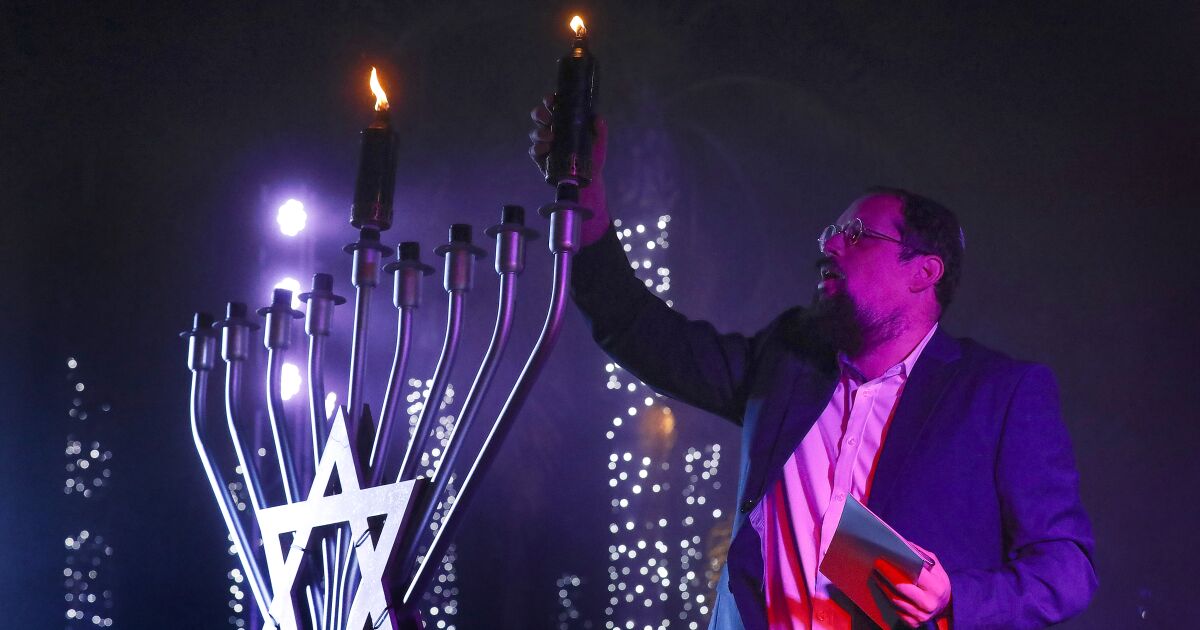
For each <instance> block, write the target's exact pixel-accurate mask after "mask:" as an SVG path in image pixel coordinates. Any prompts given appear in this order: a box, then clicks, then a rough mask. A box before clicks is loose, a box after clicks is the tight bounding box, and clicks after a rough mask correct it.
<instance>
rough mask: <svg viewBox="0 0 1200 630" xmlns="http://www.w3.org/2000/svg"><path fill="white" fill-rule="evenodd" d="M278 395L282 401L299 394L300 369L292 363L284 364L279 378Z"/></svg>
mask: <svg viewBox="0 0 1200 630" xmlns="http://www.w3.org/2000/svg"><path fill="white" fill-rule="evenodd" d="M279 393H280V395H281V396H283V399H284V400H291V399H292V396H295V395H296V394H299V393H300V368H299V367H296V364H294V363H284V364H283V370H282V372H281V374H280V378H279Z"/></svg>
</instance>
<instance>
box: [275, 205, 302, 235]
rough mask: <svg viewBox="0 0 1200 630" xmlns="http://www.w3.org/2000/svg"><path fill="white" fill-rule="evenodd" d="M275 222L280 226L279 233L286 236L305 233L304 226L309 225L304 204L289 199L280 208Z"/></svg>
mask: <svg viewBox="0 0 1200 630" xmlns="http://www.w3.org/2000/svg"><path fill="white" fill-rule="evenodd" d="M275 221H276V222H277V223H278V224H279V231H280V232H283V234H284V235H285V236H295V235H297V234H299V233H300V232H303V231H304V226H305V225H307V224H308V213H307V212H305V211H304V204H303V203H301V202H300V201H298V200H296V199H288V200H287V201H285V202H283V205H281V206H279V212H278V213H277V214H276V215H275Z"/></svg>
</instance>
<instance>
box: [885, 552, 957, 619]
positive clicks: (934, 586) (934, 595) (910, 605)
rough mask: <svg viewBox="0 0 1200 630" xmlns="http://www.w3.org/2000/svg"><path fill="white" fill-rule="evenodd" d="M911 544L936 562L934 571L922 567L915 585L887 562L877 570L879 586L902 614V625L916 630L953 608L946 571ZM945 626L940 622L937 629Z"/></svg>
mask: <svg viewBox="0 0 1200 630" xmlns="http://www.w3.org/2000/svg"><path fill="white" fill-rule="evenodd" d="M909 544H911V545H912V546H913V547H916V548H917V549H918V550H920V551H921V552H922V553H924V554H925V555H926V556H929V557H930V558H931V559H933V566H932V567H929V566H923V567H921V574H920V575H919V576H917V581H916V583H913V582H912V580H910V579H908V577H907V576H905V575H904V573H903V572H901V571H900V570H899V569H897V568H896V567H894V566H892V565H891V564H889V563H887V562H879V563H877V564H876V566H875V568H876V570H877V575H878V576H879V584H880V586H881V587H882V588H883V592H884V593H886V594H887V596H888V598H889V599H891V600H892V605H894V606H895V607H896V610H897V612H899V613H900V619H901V621H903V622H904V623H906V624H908V625H910V626H912V627H914V628H916V627H917V626H920V625H921V624H923V623H925V622H927V621H929V620H931V619H934V618H935V617H938V616H939V615H941V614H942V612H943V611H945V610H946V606H947V605H949V604H950V576H949V575H946V570H945V569H943V568H942V563H940V562H938V559H937V556H935V555H933V552H931V551H926V550H925V549H923V548H921V547H920V546H918V545H917V544H916V543H909ZM943 625H944V624H943V623H941V620H939V624H938V627H942V626H943Z"/></svg>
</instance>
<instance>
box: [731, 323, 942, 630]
mask: <svg viewBox="0 0 1200 630" xmlns="http://www.w3.org/2000/svg"><path fill="white" fill-rule="evenodd" d="M936 330H937V324H934V325H933V328H930V329H929V332H928V333H927V334H926V335H925V338H924V339H922V340H921V343H919V344H917V347H916V348H914V349H913V351H912V352H910V353H909V355H908V357H906V358H905V359H904V361H902V362H900V363H898V364H896V365H894V366H892V367H891V368H889V369H888V370H887V371H886V372H884V373H883V375H882V376H880V377H879V378H876V379H874V380H871V381H867V382H863V378H862V375H861V374H859V372H858V370H856V369H854V367H853V366H851V365H850V364H849V363H847V362H846V360H845V358H844V357H842V360H841V362H840V363H841V366H842V370H841V372H842V373H841V378H840V379H838V384H837V387H836V388H834V390H833V396H832V397H831V398H830V399H829V404H828V405H827V406H826V407H825V411H823V412H822V413H821V416H820V417H819V418H817V421H816V423H815V424H813V427H812V429H810V430H809V432H808V433H807V434H806V435H805V436H804V439H803V440H801V441H800V446H798V447H797V448H796V451H795V453H793V454H792V456H791V457H790V458H788V460H787V462H786V463H785V464H784V466H783V475H782V476H781V477H780V479H779V481H778V482H777V483H776V484H775V485H774V486H773V487H772V488H771V489H770V490H769V491H768V492H767V494H766V496H765V497H764V499H763V500H762V501H761V502H759V504H758V507H757V508H755V510H754V511H753V512H751V513H750V523H751V525H752V526H753V527H754V529H755V531H756V532H758V536H759V538H760V539H761V540H762V555H763V567H764V576H763V584H764V585H765V595H766V600H767V621H768V625H769V627H770V630H798V629H800V628H814V629H818V628H819V629H831V630H832V629H838V630H840V629H848V628H850V613H849V612H848V611H847V610H845V609H844V608H842V607H841V605H839V603H838V602H836V601H834V600H833V598H832V595H831V592H832V591H833V590H834V589H835V587H834V586H833V585H832V584H830V582H829V580H828V579H826V578H825V576H824V575H822V574H821V573H820V572H818V571H817V567H818V566H819V565H820V563H821V559H822V558H824V557H825V552H826V550H827V549H828V548H829V543H830V541H831V540H832V538H833V533H834V531H835V530H836V529H837V524H838V520H840V519H841V515H842V507H843V506H844V505H845V502H846V495H852V496H853V497H855V498H856V499H858V500H859V501H861V502H862V503H863V504H866V502H867V498H868V496H869V494H870V492H871V479H872V477H873V476H874V474H875V465H876V463H877V462H878V461H879V452H880V446H881V445H882V444H883V440H884V438H885V436H886V434H887V428H888V425H889V424H890V422H891V419H892V414H893V413H894V412H895V410H896V404H897V403H898V402H899V401H900V394H901V393H902V391H903V390H904V383H905V381H906V380H907V379H908V375H909V374H910V373H911V372H912V368H913V366H914V365H915V364H916V362H917V358H918V357H920V356H921V351H922V350H924V349H925V345H926V344H928V343H929V339H930V338H931V337H933V333H934V331H936ZM841 601H845V602H847V603H846V605H847V606H853V605H854V604H852V603H849V601H848V600H846V599H845V598H844V597H842V598H841Z"/></svg>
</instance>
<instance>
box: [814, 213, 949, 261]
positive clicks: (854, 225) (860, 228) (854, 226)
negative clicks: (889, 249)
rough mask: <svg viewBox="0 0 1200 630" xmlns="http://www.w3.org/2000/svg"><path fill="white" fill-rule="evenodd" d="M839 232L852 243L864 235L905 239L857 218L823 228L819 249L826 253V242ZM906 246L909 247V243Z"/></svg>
mask: <svg viewBox="0 0 1200 630" xmlns="http://www.w3.org/2000/svg"><path fill="white" fill-rule="evenodd" d="M838 234H844V235H845V237H846V242H847V243H849V244H851V245H855V244H857V243H858V241H859V240H860V239H862V237H864V236H868V237H870V238H877V239H880V240H884V241H891V242H893V243H898V244H900V245H904V241H901V240H900V239H898V238H896V237H894V236H888V235H887V234H884V233H883V232H880V231H878V230H872V229H871V228H869V227H867V226H865V225H863V222H862V219H857V218H856V219H854V220H853V221H850V222H849V223H846V224H845V225H836V224H835V225H830V226H826V228H825V229H824V230H821V235H820V236H818V237H817V249H819V250H820V251H821V253H822V254H825V244H826V243H828V242H829V239H831V238H833V237H834V236H837V235H838ZM905 246H906V247H907V245H905ZM913 249H916V248H913ZM917 251H919V252H921V253H926V252H925V251H924V250H920V249H917Z"/></svg>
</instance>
